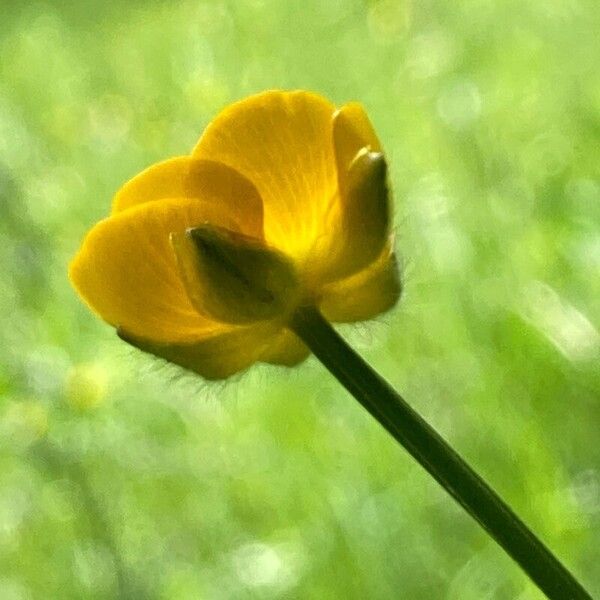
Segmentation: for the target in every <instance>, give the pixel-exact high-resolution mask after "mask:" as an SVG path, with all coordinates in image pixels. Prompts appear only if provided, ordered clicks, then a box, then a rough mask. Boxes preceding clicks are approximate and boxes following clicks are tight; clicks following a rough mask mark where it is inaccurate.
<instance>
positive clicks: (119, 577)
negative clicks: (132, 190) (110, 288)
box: [0, 0, 600, 600]
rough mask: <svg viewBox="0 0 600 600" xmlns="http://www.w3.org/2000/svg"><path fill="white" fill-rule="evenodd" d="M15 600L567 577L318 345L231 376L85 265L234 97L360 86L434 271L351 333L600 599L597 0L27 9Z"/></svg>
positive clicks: (5, 41)
mask: <svg viewBox="0 0 600 600" xmlns="http://www.w3.org/2000/svg"><path fill="white" fill-rule="evenodd" d="M2 5H3V14H2V19H1V20H0V57H1V58H0V238H1V240H2V243H1V244H0V268H1V270H2V274H3V276H2V280H1V282H0V318H1V319H2V329H1V331H2V336H3V337H2V339H1V342H2V343H1V346H0V353H1V360H0V392H1V397H0V429H1V435H0V597H1V598H2V599H3V600H4V599H7V600H8V599H10V600H25V599H27V600H28V599H37V598H44V599H46V598H60V599H68V598H111V597H116V596H117V595H119V594H121V596H122V597H128V598H133V597H152V598H160V599H164V600H167V599H169V600H170V599H173V600H180V599H182V600H185V599H196V598H207V599H225V598H302V599H304V598H307V599H310V598H314V599H324V598H357V599H358V598H360V599H363V598H369V599H371V598H373V599H380V598H381V599H383V598H392V597H394V598H395V597H399V598H407V599H408V598H410V599H417V600H418V599H420V598H422V599H431V598H449V599H456V600H458V599H460V600H470V599H473V600H481V599H482V598H494V599H513V598H519V599H520V600H525V599H534V598H540V594H539V593H538V592H536V591H535V590H534V589H533V587H532V585H531V584H529V583H528V581H527V580H526V579H525V577H524V576H523V575H522V574H521V573H520V571H519V570H518V569H517V568H516V567H515V566H514V565H513V564H512V563H511V561H510V560H509V559H508V558H507V557H506V556H504V554H503V553H502V552H501V551H500V550H499V549H498V548H497V547H496V546H495V544H494V543H493V542H491V541H490V540H489V539H488V538H487V536H486V534H485V533H484V532H483V531H481V530H480V529H479V528H478V526H477V525H476V524H475V523H473V522H471V520H470V519H469V518H468V517H467V516H466V515H464V514H463V512H462V511H461V510H460V509H459V508H458V507H457V506H455V504H454V503H453V502H452V501H451V500H450V499H449V498H448V497H447V496H446V495H445V494H444V493H443V492H442V491H441V490H440V489H439V488H438V487H437V485H436V484H435V483H434V482H432V481H430V480H429V478H428V477H427V476H426V475H425V474H424V473H423V472H422V471H421V469H420V468H419V467H418V466H417V465H416V464H414V463H413V461H412V460H410V459H409V458H408V457H407V455H406V454H405V453H404V452H403V451H401V450H400V449H399V448H398V447H396V445H395V444H394V442H393V441H392V440H391V438H389V437H388V436H387V435H386V434H385V432H384V431H383V430H382V429H381V428H380V427H379V426H378V425H377V424H376V423H375V422H374V421H373V420H372V419H370V418H369V417H368V416H367V415H366V414H365V413H364V412H363V411H362V409H361V408H360V407H359V406H358V404H357V403H356V402H354V401H353V400H352V399H350V398H349V397H348V396H347V394H346V393H345V392H344V391H343V390H342V389H341V388H340V387H339V385H337V384H336V382H335V381H332V380H331V378H330V377H329V376H328V375H327V373H325V372H324V369H323V368H322V367H321V366H320V365H318V364H317V363H316V362H315V361H314V360H310V361H309V362H308V363H306V364H305V365H303V366H302V367H300V368H297V369H294V370H293V371H288V370H285V369H277V368H274V367H271V368H269V367H257V368H254V369H252V370H250V372H248V373H247V374H245V375H243V376H241V377H238V378H237V380H235V381H231V382H227V383H226V384H223V385H208V384H204V383H202V382H199V381H198V380H197V379H193V378H191V377H189V376H184V375H182V374H181V373H180V372H179V371H177V370H176V369H174V368H169V367H165V366H163V365H159V364H158V363H156V362H153V361H152V360H151V359H150V358H148V357H147V356H142V355H141V354H139V353H137V352H135V351H134V350H133V349H131V348H129V347H127V346H125V345H124V344H123V343H122V342H120V341H119V340H118V339H117V338H116V336H115V334H114V331H113V330H112V329H111V328H109V327H107V326H105V325H103V324H102V323H101V322H100V321H99V320H97V319H95V318H94V317H93V316H92V315H90V313H89V312H88V310H87V309H86V308H85V307H84V306H82V304H81V303H80V302H79V300H78V299H77V298H76V297H75V294H74V292H73V291H72V290H71V289H70V287H69V284H68V282H67V279H66V265H67V263H68V260H69V258H70V257H71V256H72V255H73V253H74V251H75V249H76V248H77V246H78V244H79V243H80V241H81V239H82V236H83V235H84V233H85V232H86V231H87V230H88V228H89V227H90V226H91V225H92V224H93V223H94V222H96V221H97V220H98V219H100V218H102V217H103V216H105V215H106V214H107V212H108V209H109V204H110V199H111V196H112V193H113V192H114V191H115V190H116V189H117V188H118V187H119V186H120V185H121V184H122V183H123V182H124V181H125V180H126V179H128V178H129V177H131V176H132V175H134V174H136V173H137V172H138V171H140V170H141V169H142V168H144V167H146V166H147V165H149V164H151V163H153V162H155V161H158V160H161V159H164V158H167V157H169V156H172V155H177V154H183V153H186V152H187V151H189V149H191V147H192V146H193V144H194V143H195V141H196V139H197V137H198V135H199V134H200V132H201V131H202V129H203V127H204V126H205V125H206V123H207V122H208V121H209V120H210V119H211V118H212V117H213V116H214V115H215V113H216V112H217V111H218V110H219V109H220V108H222V107H223V106H225V105H226V104H227V103H229V102H231V101H232V100H234V99H237V98H240V97H243V96H245V95H247V94H249V93H252V92H255V91H258V90H262V89H265V88H275V87H281V88H306V89H314V90H316V91H319V92H321V93H323V94H325V95H327V96H329V97H330V98H332V99H333V100H334V101H336V102H338V103H342V102H345V101H348V100H353V99H357V100H360V101H362V102H363V103H364V104H365V105H366V106H367V109H368V111H369V113H370V115H371V116H372V119H373V121H374V123H375V125H376V128H377V130H378V131H379V133H380V136H381V138H382V140H383V142H384V145H385V146H386V149H387V152H388V155H389V159H390V165H391V172H392V179H393V184H394V188H395V199H396V204H397V237H398V245H399V248H400V251H401V253H402V255H403V257H404V263H405V265H404V266H405V280H406V293H405V297H404V298H403V300H402V302H401V305H400V307H399V308H397V309H396V310H395V311H393V312H392V313H390V314H389V315H386V316H385V317H383V318H381V319H380V320H379V321H378V322H376V323H373V324H370V325H360V326H354V327H345V328H343V332H344V334H345V335H346V336H347V337H348V339H349V340H350V341H351V342H352V343H353V345H354V346H355V347H357V348H358V349H359V350H360V351H361V352H362V353H363V354H364V355H365V356H366V357H367V358H368V359H369V360H370V361H371V362H372V364H373V365H374V366H375V367H376V368H378V369H379V370H380V371H381V372H382V373H384V374H385V375H386V376H387V377H388V378H389V379H390V380H391V381H392V382H393V384H394V385H395V386H397V388H398V389H399V390H401V391H402V392H403V393H404V394H405V396H406V397H407V399H408V400H409V401H410V402H411V403H412V404H413V405H414V406H415V407H416V408H418V410H419V411H420V412H421V413H422V414H423V415H425V416H426V417H427V418H428V419H430V420H431V421H432V422H433V423H434V424H435V426H436V427H437V428H438V429H439V430H440V431H441V432H442V433H443V434H444V435H445V436H446V437H447V438H448V439H449V440H450V441H451V442H452V443H453V444H454V445H455V447H456V448H457V449H459V451H460V452H461V453H463V454H464V455H465V457H466V458H467V459H468V460H469V461H470V462H471V463H472V464H473V465H474V466H475V467H476V469H477V470H478V471H479V472H481V473H482V474H483V475H484V476H485V477H486V478H487V479H488V480H489V481H490V482H491V483H492V485H493V486H494V487H495V488H496V489H497V490H498V491H499V492H500V493H501V494H502V495H503V496H504V497H505V498H506V499H507V500H508V501H509V503H511V504H512V505H513V506H514V507H515V509H516V510H517V511H518V512H519V513H520V514H521V515H522V516H523V518H524V519H525V520H526V521H527V522H528V523H530V524H531V526H532V527H533V528H534V530H535V531H537V532H538V533H539V534H540V535H541V536H542V538H543V539H545V540H546V541H547V542H548V544H549V545H550V546H551V547H552V548H553V549H554V550H555V551H556V553H557V554H558V555H559V556H560V557H561V558H562V559H564V561H565V562H566V563H567V564H568V565H569V566H570V567H571V568H572V569H573V571H574V572H575V573H576V574H577V575H578V576H579V577H580V578H581V579H582V581H583V582H584V583H585V584H586V585H587V586H588V587H589V589H590V591H591V592H592V595H594V594H600V567H599V565H600V444H599V443H598V440H599V438H598V433H599V431H600V369H599V362H600V360H599V359H600V334H599V333H598V324H599V322H600V305H599V302H598V299H599V298H600V277H599V276H598V274H599V270H600V228H599V225H600V161H599V153H598V149H599V146H598V139H599V133H600V72H599V71H598V57H599V56H600V36H598V31H599V30H600V8H599V6H600V5H598V3H597V1H596V0H570V1H567V2H564V1H562V0H526V1H519V2H517V1H516V0H498V1H492V0H458V1H456V2H442V1H440V0H425V1H423V2H416V1H412V2H410V1H408V0H404V1H401V0H371V1H369V2H364V1H360V0H327V1H326V2H323V1H321V0H305V1H304V2H302V3H300V2H298V3H296V2H290V1H288V0H238V1H236V2H234V1H233V0H231V1H225V0H210V1H209V0H206V1H204V2H199V1H187V0H184V1H182V2H177V3H175V2H159V1H155V2H147V1H144V2H141V1H139V2H118V1H116V0H112V1H107V2H103V3H101V2H91V1H90V0H86V1H75V0H71V1H66V0H65V1H61V2H56V1H54V2H53V1H47V2H35V3H34V2H22V1H19V2H17V1H16V0H3V3H2Z"/></svg>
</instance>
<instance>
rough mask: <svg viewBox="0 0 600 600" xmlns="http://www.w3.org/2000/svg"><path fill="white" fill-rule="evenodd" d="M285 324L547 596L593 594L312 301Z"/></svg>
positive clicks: (563, 598) (578, 598) (585, 599)
mask: <svg viewBox="0 0 600 600" xmlns="http://www.w3.org/2000/svg"><path fill="white" fill-rule="evenodd" d="M290 328H291V329H292V330H293V331H294V332H295V333H296V334H297V335H298V336H299V337H300V338H301V339H302V340H303V341H304V343H305V344H306V345H307V346H308V347H309V348H310V349H311V350H312V352H313V353H314V354H315V356H316V357H317V358H318V359H319V360H320V361H321V362H322V363H323V365H325V367H326V368H327V369H328V370H329V371H330V372H331V373H332V374H333V376H334V377H336V379H337V380H338V381H339V382H340V383H341V384H342V385H343V386H344V387H345V388H346V389H347V390H348V391H349V392H350V393H351V394H352V395H353V396H354V397H355V398H356V399H357V400H358V401H359V402H360V403H361V404H362V406H363V407H364V408H366V409H367V410H368V411H369V412H370V413H371V415H372V416H374V417H375V418H376V419H377V420H378V421H379V423H381V425H383V426H384V427H385V428H386V429H387V430H388V432H389V433H391V434H392V436H393V437H394V438H395V439H396V440H397V441H398V442H399V443H400V444H402V446H404V448H405V449H406V450H407V451H408V452H409V453H410V454H411V455H412V456H413V457H414V458H415V459H416V460H417V461H418V462H419V464H421V466H422V467H424V468H425V469H426V470H427V471H428V472H429V473H430V474H431V475H432V476H433V477H434V478H435V479H436V480H437V481H438V483H440V484H441V486H442V487H443V488H444V489H445V490H446V491H447V492H448V493H449V494H450V495H451V496H452V497H453V498H454V499H455V500H456V501H457V502H458V503H459V504H460V505H461V506H462V507H463V508H464V509H465V510H466V511H467V512H468V513H469V514H470V515H471V516H472V517H473V518H474V519H475V520H476V521H477V522H478V523H479V524H480V525H481V526H482V527H483V528H484V529H485V530H486V531H487V532H488V534H489V535H490V536H491V537H492V538H493V539H494V540H496V542H497V543H498V544H500V546H502V548H504V550H505V551H506V552H507V553H508V554H509V556H511V557H512V558H513V559H514V560H515V561H516V562H517V563H518V564H519V565H520V566H521V568H522V569H523V570H524V571H525V573H527V575H529V577H530V578H531V579H532V581H533V582H534V583H535V584H536V585H537V586H538V587H539V588H540V589H541V590H542V591H543V592H544V593H545V594H546V596H548V598H551V599H552V600H567V599H571V600H592V598H591V596H590V595H589V594H588V593H587V592H586V591H585V589H584V588H583V587H582V586H581V584H580V583H579V582H578V581H577V580H576V579H575V578H574V577H573V575H571V573H569V571H568V570H567V569H566V568H565V567H564V566H563V565H562V564H561V563H560V562H559V560H558V559H557V558H556V557H555V556H554V555H553V554H552V553H551V552H550V550H548V548H546V546H545V545H544V544H543V543H542V542H541V541H540V540H539V539H538V538H537V537H536V536H535V535H534V534H533V533H532V532H531V531H530V530H529V529H528V528H527V526H526V525H525V524H524V523H523V522H522V521H521V520H520V519H519V517H517V515H516V514H515V513H514V512H513V511H512V510H511V509H510V508H509V507H508V506H507V505H506V504H505V503H504V502H503V501H502V500H501V499H500V497H499V496H498V495H497V494H496V493H495V492H494V491H493V490H492V489H491V488H490V487H489V486H488V484H487V483H485V481H483V479H481V477H479V475H477V473H475V471H473V469H471V467H469V465H468V464H467V463H466V462H465V461H464V460H463V459H462V458H461V457H460V456H459V455H458V454H457V453H456V452H455V451H454V450H453V449H452V448H451V447H450V446H449V445H448V444H447V443H446V442H445V441H444V440H443V439H442V438H441V437H440V435H439V434H438V433H437V432H436V431H435V430H434V429H433V428H432V427H431V426H430V425H429V424H428V423H427V422H426V421H424V420H423V418H422V417H421V416H420V415H419V414H418V413H416V412H415V411H414V410H413V409H412V408H411V407H410V406H409V405H408V404H407V403H406V402H405V401H404V400H403V399H402V397H401V396H400V395H399V394H398V393H397V392H396V391H395V390H394V389H393V388H392V387H391V386H390V384H389V383H388V382H387V381H386V380H385V379H384V378H383V377H381V376H380V375H378V374H377V373H376V372H375V371H374V370H373V369H372V368H371V367H370V366H369V365H368V364H367V363H366V362H365V361H364V360H363V359H362V358H361V357H360V356H359V355H358V354H357V353H356V352H354V350H352V348H350V346H348V344H346V342H345V341H344V340H343V339H342V338H341V337H340V335H339V334H338V333H337V332H336V331H335V330H334V329H333V327H332V326H331V325H330V323H329V322H328V321H327V320H326V319H325V318H324V317H323V316H322V315H321V314H320V313H319V311H318V310H316V309H315V308H312V307H303V308H301V309H299V310H297V311H296V313H295V314H294V316H293V318H292V321H291V323H290Z"/></svg>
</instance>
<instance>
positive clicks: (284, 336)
mask: <svg viewBox="0 0 600 600" xmlns="http://www.w3.org/2000/svg"><path fill="white" fill-rule="evenodd" d="M309 354H310V350H309V349H308V348H307V347H306V346H305V345H304V343H303V342H302V340H301V339H300V338H299V337H298V336H297V335H296V334H295V333H294V332H292V331H290V330H289V329H282V330H281V331H280V332H279V333H278V334H277V337H276V338H275V339H274V340H273V341H272V342H271V343H270V344H269V346H268V347H267V348H265V351H264V352H263V354H262V355H261V357H260V360H261V361H262V362H267V363H271V364H274V365H284V366H286V367H293V366H294V365H297V364H298V363H300V362H302V361H303V360H305V359H306V358H307V357H308V355H309Z"/></svg>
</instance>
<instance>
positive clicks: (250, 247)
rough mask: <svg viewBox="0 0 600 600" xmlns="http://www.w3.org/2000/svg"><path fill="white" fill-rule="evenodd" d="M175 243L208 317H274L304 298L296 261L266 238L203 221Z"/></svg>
mask: <svg viewBox="0 0 600 600" xmlns="http://www.w3.org/2000/svg"><path fill="white" fill-rule="evenodd" d="M171 243H172V244H173V248H174V249H175V254H176V256H177V261H178V264H179V269H180V273H181V276H182V279H183V282H184V284H185V286H186V289H187V291H188V295H189V297H190V299H191V301H192V303H193V304H194V306H195V307H196V310H198V312H199V313H201V314H204V315H206V316H208V317H209V318H214V319H216V320H218V321H223V322H225V323H233V324H244V323H252V322H255V321H264V320H270V319H273V318H276V317H283V316H284V315H285V313H289V312H290V311H291V310H293V308H294V305H295V303H296V302H297V301H298V299H299V295H300V290H299V286H298V279H297V276H296V271H295V268H294V265H293V264H292V263H291V261H290V260H289V259H288V258H287V257H286V256H285V255H283V254H282V253H281V252H278V251H276V250H273V249H269V248H267V247H266V246H265V244H264V242H263V241H261V240H256V239H255V238H251V237H248V236H245V235H241V234H239V233H235V232H232V231H229V230H228V229H224V228H222V227H214V226H212V225H203V226H200V227H196V228H193V229H189V230H187V231H186V232H180V233H174V234H172V236H171Z"/></svg>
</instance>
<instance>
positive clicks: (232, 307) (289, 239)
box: [69, 91, 400, 379]
mask: <svg viewBox="0 0 600 600" xmlns="http://www.w3.org/2000/svg"><path fill="white" fill-rule="evenodd" d="M390 213H391V209H390V201H389V198H388V189H387V184H386V163H385V160H384V157H383V154H382V152H381V147H380V144H379V141H378V139H377V137H376V135H375V133H374V131H373V128H372V126H371V124H370V122H369V120H368V118H367V116H366V114H365V112H364V110H363V109H362V107H361V106H360V105H359V104H356V103H351V104H346V105H344V106H342V108H340V109H339V110H336V108H335V106H334V105H333V104H331V103H330V102H329V101H327V100H326V99H324V98H322V97H320V96H318V95H316V94H312V93H308V92H303V91H296V92H282V91H268V92H264V93H261V94H257V95H255V96H251V97H249V98H246V99H244V100H241V101H239V102H236V103H235V104H232V105H231V106H229V107H228V108H226V109H225V110H224V111H223V112H222V113H221V114H220V115H218V116H217V118H216V119H215V120H214V121H213V122H212V123H210V124H209V125H208V127H207V128H206V130H205V132H204V134H203V135H202V137H201V138H200V141H199V142H198V144H197V146H196V147H195V148H194V150H193V152H192V153H191V155H190V156H182V157H177V158H173V159H170V160H167V161H165V162H161V163H158V164H156V165H153V166H152V167H150V168H148V169H147V170H145V171H143V172H142V173H140V174H139V175H138V176H136V177H134V178H133V179H132V180H131V181H129V182H127V183H126V184H125V185H124V186H123V187H122V188H121V189H120V190H119V191H118V193H117V194H116V196H115V198H114V201H113V207H112V213H111V215H110V216H109V217H108V218H107V219H104V220H103V221H101V222H100V223H98V224H97V225H96V226H95V227H94V228H93V229H92V230H91V231H90V232H89V233H88V235H87V237H86V238H85V240H84V242H83V244H82V247H81V249H80V250H79V252H78V253H77V255H76V256H75V258H74V259H73V261H72V263H71V267H70V273H69V275H70V279H71V281H72V283H73V285H74V286H75V288H76V289H77V291H78V292H79V294H80V295H81V296H82V298H83V299H84V300H85V301H86V303H87V304H88V305H89V306H90V307H91V308H92V309H93V310H94V311H95V312H97V313H98V314H99V315H100V316H101V317H102V318H103V319H104V320H105V321H107V322H108V323H110V324H111V325H113V326H115V327H117V329H118V333H119V335H120V336H121V337H122V338H123V339H125V340H126V341H128V342H129V343H131V344H133V345H135V346H136V347H138V348H141V349H142V350H145V351H147V352H151V353H153V354H155V355H157V356H160V357H162V358H164V359H166V360H169V361H171V362H174V363H177V364H179V365H181V366H183V367H185V368H187V369H191V370H193V371H195V372H197V373H200V374H201V375H203V376H204V377H206V378H211V379H213V378H223V377H227V376H228V375H231V374H232V373H235V372H237V371H240V370H242V369H244V368H246V367H248V366H249V365H251V364H252V363H254V362H256V361H263V362H268V363H274V364H282V365H288V366H292V365H294V364H297V363H298V362H300V361H301V360H303V359H304V358H306V356H307V355H308V353H309V351H308V349H307V348H306V346H305V345H304V344H303V343H302V342H301V341H300V340H299V339H298V338H297V337H296V335H295V334H294V333H292V332H291V331H290V330H289V329H288V328H287V327H286V324H287V323H288V322H289V319H290V317H291V315H292V314H293V313H294V311H295V310H296V308H298V307H299V306H301V305H313V306H316V307H318V308H319V310H320V311H321V312H322V313H323V315H324V316H325V317H326V318H328V319H329V320H332V321H338V322H351V321H358V320H363V319H368V318H371V317H373V316H375V315H377V314H379V313H381V312H383V311H386V310H388V309H389V308H391V306H393V304H394V303H395V302H396V300H397V299H398V297H399V295H400V282H399V278H398V272H397V267H396V263H395V260H394V254H393V251H392V242H391V235H390V221H391V214H390Z"/></svg>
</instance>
